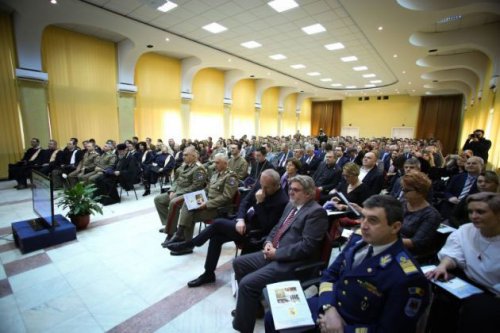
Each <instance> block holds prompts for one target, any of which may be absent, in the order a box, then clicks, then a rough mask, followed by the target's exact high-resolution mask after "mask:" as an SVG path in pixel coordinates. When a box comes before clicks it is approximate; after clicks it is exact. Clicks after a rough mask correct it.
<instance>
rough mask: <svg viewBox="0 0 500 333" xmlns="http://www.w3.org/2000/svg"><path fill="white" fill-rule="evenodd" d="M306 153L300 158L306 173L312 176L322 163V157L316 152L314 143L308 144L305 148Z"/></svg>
mask: <svg viewBox="0 0 500 333" xmlns="http://www.w3.org/2000/svg"><path fill="white" fill-rule="evenodd" d="M305 151H306V153H305V155H304V156H303V157H302V159H301V160H300V162H301V163H302V166H303V167H304V169H305V174H307V175H308V176H312V175H313V174H314V172H316V170H317V169H318V167H319V164H320V163H321V159H320V158H319V157H318V156H316V154H314V146H313V145H306V149H305Z"/></svg>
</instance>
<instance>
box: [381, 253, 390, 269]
mask: <svg viewBox="0 0 500 333" xmlns="http://www.w3.org/2000/svg"><path fill="white" fill-rule="evenodd" d="M391 261H392V256H391V255H390V254H387V255H385V256H383V257H381V258H380V267H385V266H387V265H388V264H389V263H390V262H391Z"/></svg>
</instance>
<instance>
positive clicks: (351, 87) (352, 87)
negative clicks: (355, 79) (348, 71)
mask: <svg viewBox="0 0 500 333" xmlns="http://www.w3.org/2000/svg"><path fill="white" fill-rule="evenodd" d="M345 87H346V88H347V89H356V86H345Z"/></svg>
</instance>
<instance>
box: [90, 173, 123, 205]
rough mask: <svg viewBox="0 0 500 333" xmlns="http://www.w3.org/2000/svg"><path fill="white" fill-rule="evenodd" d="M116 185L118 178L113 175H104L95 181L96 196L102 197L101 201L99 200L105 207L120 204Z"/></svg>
mask: <svg viewBox="0 0 500 333" xmlns="http://www.w3.org/2000/svg"><path fill="white" fill-rule="evenodd" d="M117 183H118V177H116V176H115V175H106V174H104V175H102V176H100V177H99V178H97V179H96V180H95V186H96V187H97V191H96V194H97V195H101V196H102V197H101V200H99V202H100V203H101V204H103V205H105V206H106V205H112V204H114V203H117V202H120V196H119V195H118V190H117V189H116V185H117Z"/></svg>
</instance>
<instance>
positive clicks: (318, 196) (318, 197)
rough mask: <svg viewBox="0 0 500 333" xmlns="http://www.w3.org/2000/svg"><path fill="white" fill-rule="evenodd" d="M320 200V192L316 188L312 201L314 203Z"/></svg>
mask: <svg viewBox="0 0 500 333" xmlns="http://www.w3.org/2000/svg"><path fill="white" fill-rule="evenodd" d="M320 199H321V191H320V189H319V188H318V187H316V195H315V196H314V200H315V201H316V202H319V200H320Z"/></svg>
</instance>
